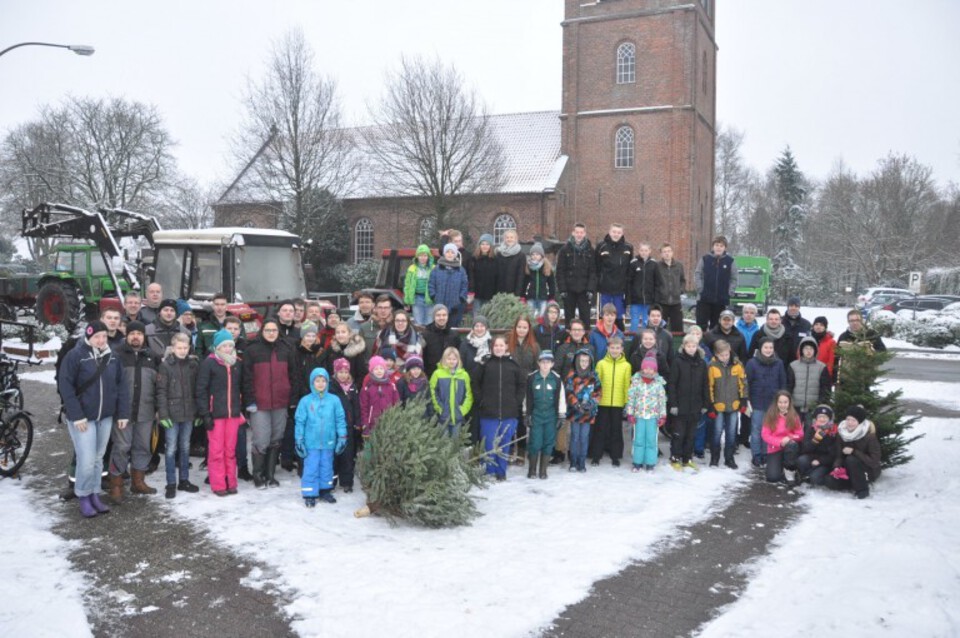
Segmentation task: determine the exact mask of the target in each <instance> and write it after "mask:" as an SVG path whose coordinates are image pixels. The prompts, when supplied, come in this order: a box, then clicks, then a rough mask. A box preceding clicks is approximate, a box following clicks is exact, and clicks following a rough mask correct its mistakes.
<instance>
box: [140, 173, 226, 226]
mask: <svg viewBox="0 0 960 638" xmlns="http://www.w3.org/2000/svg"><path fill="white" fill-rule="evenodd" d="M215 199H216V194H215V191H214V189H213V188H212V187H208V188H204V187H202V186H201V185H200V184H199V183H197V181H196V180H194V179H190V178H188V177H181V178H180V180H178V181H177V182H176V183H174V184H171V185H170V186H169V187H168V188H167V190H166V194H165V197H164V198H163V201H162V202H161V203H160V204H159V205H158V206H157V207H156V208H155V209H154V210H151V211H149V212H150V213H151V214H155V215H156V216H157V217H158V218H159V219H160V221H161V223H162V224H163V226H164V227H165V228H209V227H210V226H211V225H213V209H212V208H211V207H210V203H211V202H213V201H214V200H215Z"/></svg>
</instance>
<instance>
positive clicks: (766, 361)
mask: <svg viewBox="0 0 960 638" xmlns="http://www.w3.org/2000/svg"><path fill="white" fill-rule="evenodd" d="M753 358H754V359H756V360H757V361H759V362H760V363H762V364H763V365H765V366H769V365H773V362H774V361H776V360H777V355H776V354H774V355H773V356H772V357H766V356H764V355H763V354H761V353H760V351H759V350H757V353H756V354H755V355H753Z"/></svg>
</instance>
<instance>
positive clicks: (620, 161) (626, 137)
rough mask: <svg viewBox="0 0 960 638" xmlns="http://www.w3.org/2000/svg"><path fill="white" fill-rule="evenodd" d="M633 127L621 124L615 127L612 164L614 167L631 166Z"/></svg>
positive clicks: (632, 157)
mask: <svg viewBox="0 0 960 638" xmlns="http://www.w3.org/2000/svg"><path fill="white" fill-rule="evenodd" d="M633 159H634V149H633V129H632V128H630V127H629V126H621V127H620V128H618V129H617V136H616V142H615V144H614V166H615V167H616V168H633Z"/></svg>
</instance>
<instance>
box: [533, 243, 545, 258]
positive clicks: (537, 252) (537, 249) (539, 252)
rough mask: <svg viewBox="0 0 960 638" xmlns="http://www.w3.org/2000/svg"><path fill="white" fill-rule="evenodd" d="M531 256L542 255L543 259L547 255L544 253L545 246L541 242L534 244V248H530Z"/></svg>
mask: <svg viewBox="0 0 960 638" xmlns="http://www.w3.org/2000/svg"><path fill="white" fill-rule="evenodd" d="M530 254H531V255H540V256H541V257H543V256H544V255H546V253H544V252H543V245H542V244H541V243H540V242H534V244H533V246H530Z"/></svg>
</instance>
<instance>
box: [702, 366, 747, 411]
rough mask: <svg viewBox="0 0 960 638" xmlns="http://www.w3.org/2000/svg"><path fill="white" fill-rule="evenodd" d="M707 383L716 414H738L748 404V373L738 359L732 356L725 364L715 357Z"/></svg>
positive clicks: (708, 371)
mask: <svg viewBox="0 0 960 638" xmlns="http://www.w3.org/2000/svg"><path fill="white" fill-rule="evenodd" d="M707 383H708V384H709V390H710V405H711V406H712V408H711V409H712V410H713V411H714V412H717V413H720V412H736V411H737V410H739V409H740V408H742V407H743V406H745V405H746V404H747V398H748V397H749V396H750V389H749V387H748V385H747V371H746V368H744V367H743V364H742V363H740V360H739V359H737V358H736V357H734V356H731V357H730V359H728V360H727V362H726V363H723V362H722V361H720V359H718V358H717V357H716V356H714V357H713V359H712V360H711V361H710V365H709V366H708V367H707Z"/></svg>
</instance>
